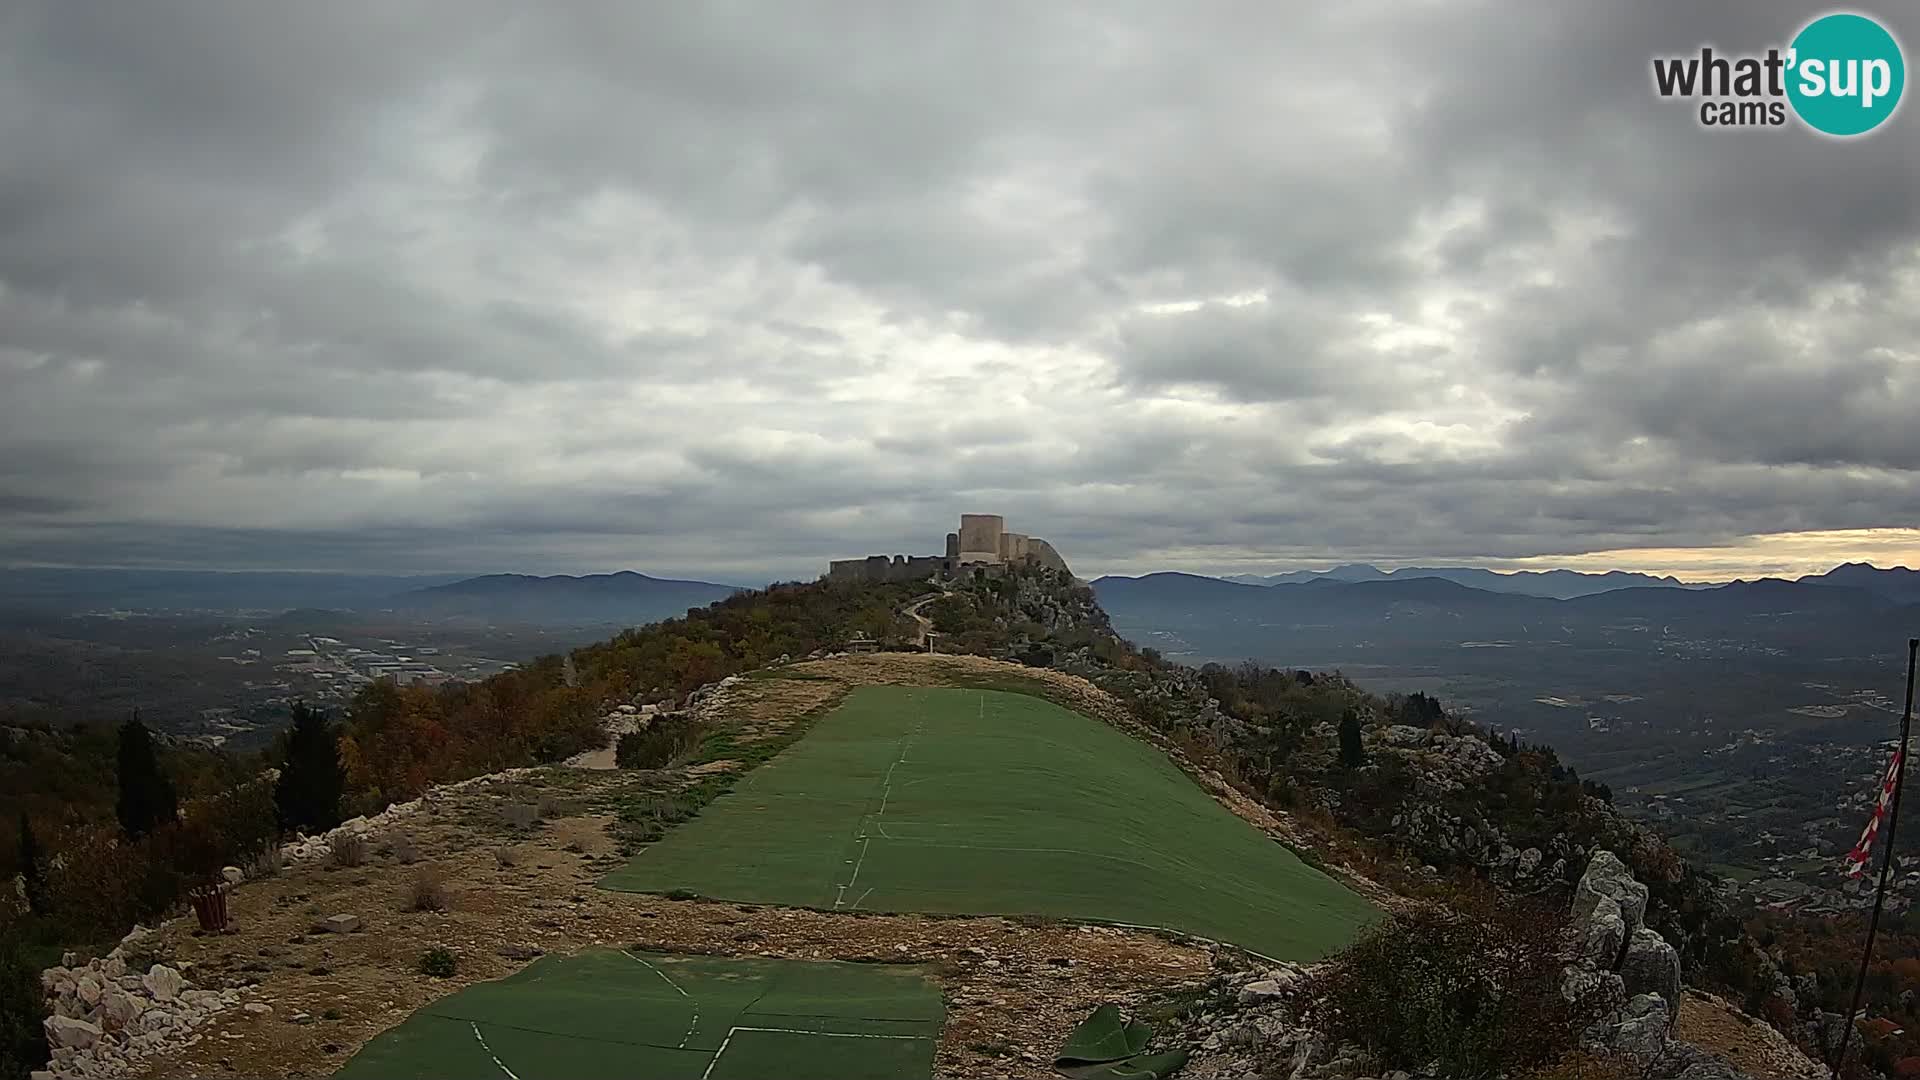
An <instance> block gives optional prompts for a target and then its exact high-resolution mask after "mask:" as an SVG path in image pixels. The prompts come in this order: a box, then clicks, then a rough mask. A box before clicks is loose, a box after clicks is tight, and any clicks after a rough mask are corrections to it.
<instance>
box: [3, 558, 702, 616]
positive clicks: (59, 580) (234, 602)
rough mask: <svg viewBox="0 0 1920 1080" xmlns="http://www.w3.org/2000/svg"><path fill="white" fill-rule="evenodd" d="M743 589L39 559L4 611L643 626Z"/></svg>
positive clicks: (634, 576)
mask: <svg viewBox="0 0 1920 1080" xmlns="http://www.w3.org/2000/svg"><path fill="white" fill-rule="evenodd" d="M737 591H738V590H737V589H736V588H735V587H734V586H731V585H716V584H713V583H712V582H706V581H679V580H674V579H670V578H656V577H649V576H647V575H645V574H639V573H635V572H633V571H631V570H628V571H622V572H620V573H617V574H590V575H587V576H584V577H570V576H566V575H555V576H552V577H534V576H530V575H526V574H489V575H486V576H484V577H462V576H460V575H457V574H434V575H424V576H414V577H407V576H399V575H380V574H334V573H323V572H314V573H301V572H291V571H258V572H256V571H219V570H130V569H117V568H107V569H83V568H34V569H18V570H0V611H7V612H19V613H21V614H37V615H55V616H60V615H71V614H75V613H78V612H84V611H108V610H123V611H146V612H163V613H181V612H194V611H198V612H224V613H239V612H285V611H292V610H308V611H346V612H360V613H378V612H399V613H404V614H410V615H417V616H421V617H433V618H438V617H462V618H477V619H485V620H488V621H492V622H503V623H512V622H521V623H537V624H566V625H588V624H592V625H606V624H615V625H621V626H635V625H639V624H642V623H647V622H653V621H656V620H659V619H663V618H669V617H672V616H675V615H683V614H685V613H686V611H687V609H688V608H693V607H705V606H706V605H708V604H711V603H713V602H714V601H716V600H722V599H725V598H726V597H728V596H731V595H733V594H734V593H735V592H737Z"/></svg>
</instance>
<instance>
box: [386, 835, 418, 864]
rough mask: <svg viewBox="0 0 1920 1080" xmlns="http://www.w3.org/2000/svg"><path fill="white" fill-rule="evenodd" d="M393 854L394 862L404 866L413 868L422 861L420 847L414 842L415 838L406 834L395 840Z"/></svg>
mask: <svg viewBox="0 0 1920 1080" xmlns="http://www.w3.org/2000/svg"><path fill="white" fill-rule="evenodd" d="M392 854H393V861H394V862H397V863H399V864H400V865H402V866H412V865H413V864H414V863H416V862H419V861H420V847H419V845H418V844H415V843H414V842H413V837H411V836H406V835H404V834H403V835H401V836H400V837H399V838H398V839H396V840H394V842H393V845H392Z"/></svg>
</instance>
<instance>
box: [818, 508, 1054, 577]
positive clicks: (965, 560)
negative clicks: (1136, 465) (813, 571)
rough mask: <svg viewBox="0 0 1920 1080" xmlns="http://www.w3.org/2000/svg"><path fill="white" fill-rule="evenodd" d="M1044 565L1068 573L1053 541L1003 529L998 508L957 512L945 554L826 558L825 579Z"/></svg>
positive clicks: (998, 571) (997, 571) (992, 571)
mask: <svg viewBox="0 0 1920 1080" xmlns="http://www.w3.org/2000/svg"><path fill="white" fill-rule="evenodd" d="M1022 564H1027V565H1035V566H1045V567H1049V568H1052V569H1055V570H1059V571H1060V572H1061V573H1064V574H1071V573H1072V571H1071V570H1069V569H1067V561H1066V560H1065V559H1063V558H1061V557H1060V553H1059V552H1058V551H1055V550H1054V548H1053V545H1052V544H1049V543H1047V542H1046V541H1045V540H1042V539H1040V538H1039V537H1037V536H1028V535H1026V534H1025V533H1010V532H1008V531H1007V520H1006V519H1005V518H1003V517H1001V516H1000V515H999V514H961V515H960V529H959V531H958V532H950V533H948V534H947V550H946V554H944V555H869V556H867V557H866V558H864V559H835V560H833V561H832V562H831V563H829V564H827V573H826V579H827V580H829V581H920V580H922V579H925V578H930V577H932V576H934V575H935V574H948V575H953V574H959V573H962V572H963V571H964V570H966V569H968V568H971V569H974V570H977V571H979V572H981V573H984V574H988V575H996V574H1001V573H1005V572H1006V568H1007V567H1009V566H1018V565H1022Z"/></svg>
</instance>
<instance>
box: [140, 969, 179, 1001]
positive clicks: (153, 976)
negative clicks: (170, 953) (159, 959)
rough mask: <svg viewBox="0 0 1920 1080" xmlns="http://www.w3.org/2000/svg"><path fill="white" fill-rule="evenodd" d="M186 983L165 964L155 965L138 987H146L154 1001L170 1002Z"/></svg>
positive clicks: (176, 972)
mask: <svg viewBox="0 0 1920 1080" xmlns="http://www.w3.org/2000/svg"><path fill="white" fill-rule="evenodd" d="M186 982H187V980H186V979H185V978H183V977H181V975H180V973H179V972H178V971H175V970H174V969H172V968H170V967H168V966H167V965H165V964H155V965H153V967H152V968H151V969H149V970H148V971H147V974H146V976H145V977H144V978H142V979H141V980H140V985H142V986H144V987H146V989H147V993H149V994H152V995H153V999H154V1000H155V1001H172V1000H173V999H174V997H175V996H176V995H178V994H179V993H180V988H181V987H183V986H185V985H186Z"/></svg>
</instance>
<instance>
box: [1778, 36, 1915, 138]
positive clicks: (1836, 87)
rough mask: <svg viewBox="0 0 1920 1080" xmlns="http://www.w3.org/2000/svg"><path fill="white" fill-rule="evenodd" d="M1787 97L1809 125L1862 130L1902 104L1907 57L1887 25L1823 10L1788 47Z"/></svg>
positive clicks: (1843, 132)
mask: <svg viewBox="0 0 1920 1080" xmlns="http://www.w3.org/2000/svg"><path fill="white" fill-rule="evenodd" d="M1790 49H1791V51H1790V52H1789V54H1788V55H1789V57H1790V59H1789V60H1788V63H1789V64H1790V65H1791V68H1790V70H1789V75H1788V80H1787V99H1788V100H1789V101H1791V102H1792V103H1793V111H1794V112H1796V113H1798V114H1799V115H1800V119H1801V120H1803V121H1805V122H1806V124H1807V126H1808V127H1811V128H1813V129H1814V130H1815V131H1818V132H1822V133H1823V134H1827V135H1837V136H1841V137H1845V136H1849V135H1864V134H1866V133H1867V132H1869V131H1872V130H1873V129H1874V128H1877V127H1879V126H1880V125H1881V124H1883V123H1886V121H1887V118H1888V117H1890V116H1892V115H1893V111H1894V110H1895V109H1897V108H1899V107H1900V93H1901V91H1903V90H1905V89H1906V87H1907V62H1906V59H1905V58H1904V57H1902V56H1901V55H1900V43H1899V42H1898V41H1895V40H1894V38H1893V35H1892V34H1891V33H1888V32H1887V28H1886V27H1884V26H1881V25H1880V24H1879V23H1877V22H1875V21H1873V20H1872V19H1869V18H1867V17H1866V16H1865V15H1855V14H1852V13H1851V12H1840V13H1836V14H1833V15H1823V16H1821V17H1820V18H1818V19H1815V20H1813V21H1812V22H1810V23H1808V24H1807V25H1806V26H1805V27H1804V28H1802V29H1801V31H1800V33H1798V34H1796V35H1795V36H1794V39H1793V43H1792V45H1791V46H1790Z"/></svg>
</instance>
